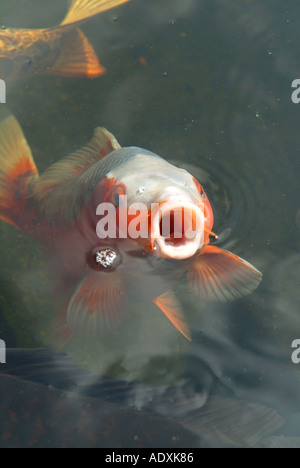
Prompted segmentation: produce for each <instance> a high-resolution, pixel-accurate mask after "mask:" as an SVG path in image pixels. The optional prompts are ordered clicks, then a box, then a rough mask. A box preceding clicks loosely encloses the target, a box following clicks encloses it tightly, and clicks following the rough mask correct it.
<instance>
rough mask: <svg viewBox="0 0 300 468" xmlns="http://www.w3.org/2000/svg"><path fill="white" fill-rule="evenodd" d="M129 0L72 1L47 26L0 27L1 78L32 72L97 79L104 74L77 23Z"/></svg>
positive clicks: (10, 77) (11, 77)
mask: <svg viewBox="0 0 300 468" xmlns="http://www.w3.org/2000/svg"><path fill="white" fill-rule="evenodd" d="M128 1H129V0H72V2H71V4H70V8H69V11H68V13H67V16H66V17H65V19H64V20H63V21H62V23H61V24H60V25H59V26H57V27H53V28H48V29H8V28H7V29H2V30H0V78H1V79H4V80H6V81H10V80H15V79H17V78H27V77H31V76H33V75H35V74H38V75H51V76H65V77H88V78H96V77H98V76H100V75H102V74H103V73H105V68H104V67H103V66H102V65H101V64H100V63H99V60H98V57H97V55H96V53H95V51H94V49H93V46H92V45H91V44H90V43H89V41H88V39H87V38H86V37H85V35H84V34H83V32H82V31H81V30H80V29H79V28H78V25H79V24H80V23H82V22H83V21H86V20H87V19H88V18H90V17H92V16H95V15H97V14H98V13H101V12H103V11H106V10H109V9H111V8H114V7H116V6H118V5H121V4H122V3H125V2H128Z"/></svg>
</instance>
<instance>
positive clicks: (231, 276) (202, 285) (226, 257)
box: [187, 246, 262, 302]
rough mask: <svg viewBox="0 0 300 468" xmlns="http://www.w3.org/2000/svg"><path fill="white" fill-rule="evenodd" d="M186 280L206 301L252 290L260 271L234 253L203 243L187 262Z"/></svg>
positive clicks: (227, 298) (239, 295)
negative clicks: (193, 258)
mask: <svg viewBox="0 0 300 468" xmlns="http://www.w3.org/2000/svg"><path fill="white" fill-rule="evenodd" d="M187 274H188V282H189V285H190V287H191V289H192V291H193V292H194V293H196V294H198V295H199V296H201V297H202V298H203V299H205V300H207V301H220V302H226V301H232V300H235V299H238V298H239V297H243V296H246V295H247V294H250V293H251V292H253V291H254V290H255V289H256V288H257V287H258V285H259V284H260V282H261V280H262V273H261V272H260V271H258V270H257V269H256V268H255V267H254V266H253V265H251V264H250V263H248V262H246V260H243V259H242V258H240V257H238V256H237V255H234V254H232V253H231V252H228V251H227V250H221V249H219V248H218V247H213V246H206V247H205V248H204V250H203V251H202V253H201V254H200V255H199V256H198V257H197V259H196V260H195V262H194V263H193V264H192V265H191V266H190V268H189V270H188V272H187Z"/></svg>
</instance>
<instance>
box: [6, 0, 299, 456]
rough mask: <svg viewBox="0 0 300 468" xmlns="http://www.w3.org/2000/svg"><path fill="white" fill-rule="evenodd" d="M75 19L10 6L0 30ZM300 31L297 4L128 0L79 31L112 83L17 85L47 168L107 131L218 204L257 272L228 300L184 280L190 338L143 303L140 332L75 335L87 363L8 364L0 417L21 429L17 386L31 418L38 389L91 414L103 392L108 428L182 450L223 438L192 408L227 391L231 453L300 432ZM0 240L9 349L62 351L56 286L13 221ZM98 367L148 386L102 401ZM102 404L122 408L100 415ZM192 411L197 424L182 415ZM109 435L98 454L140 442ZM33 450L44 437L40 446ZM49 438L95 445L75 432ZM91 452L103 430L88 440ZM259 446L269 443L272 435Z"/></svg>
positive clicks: (24, 121)
mask: <svg viewBox="0 0 300 468" xmlns="http://www.w3.org/2000/svg"><path fill="white" fill-rule="evenodd" d="M66 9H67V2H66V1H63V2H62V1H61V0H51V2H49V1H46V0H10V1H8V0H0V23H1V24H3V25H5V26H7V27H48V26H53V25H55V24H58V23H59V22H60V21H61V19H62V18H63V17H64V14H65V11H66ZM299 21H300V5H299V2H298V1H296V0H287V1H285V2H280V1H277V0H273V1H272V2H270V1H269V0H241V1H239V2H236V1H234V0H216V1H211V0H207V1H203V0H185V1H184V2H183V1H182V0H151V1H149V0H132V2H130V3H128V4H125V5H123V6H121V7H119V8H117V9H115V10H112V11H110V12H107V13H104V14H102V15H99V16H97V17H95V18H92V19H91V20H89V22H88V23H86V24H84V25H83V26H82V30H83V31H84V32H85V34H86V35H87V36H88V38H89V40H90V41H91V43H92V44H93V46H94V48H95V50H96V51H97V54H98V56H99V58H100V61H101V63H102V64H103V65H104V66H105V67H106V68H107V73H106V74H105V75H104V76H102V77H100V78H99V79H96V80H91V81H89V80H86V79H63V78H51V77H47V78H46V77H39V76H36V77H33V78H31V79H28V80H20V81H17V82H13V83H10V84H9V85H8V90H7V104H6V105H1V108H0V111H1V113H4V112H6V111H11V112H12V113H13V114H14V115H15V116H16V117H17V119H18V120H19V122H20V124H21V126H22V128H23V129H24V132H25V134H26V137H27V139H28V142H29V144H30V146H31V148H32V151H33V154H34V157H35V160H36V163H37V165H38V168H39V170H40V171H42V170H44V169H46V168H47V167H48V166H49V165H50V164H51V163H53V162H54V161H57V160H59V159H61V158H62V157H63V156H65V155H67V154H68V153H70V152H71V151H73V150H75V149H78V148H80V147H81V146H83V145H85V144H86V143H87V142H88V141H89V140H90V138H91V136H92V132H93V130H94V128H96V127H97V126H104V127H106V128H107V129H108V130H110V131H111V132H112V133H113V134H114V135H115V136H116V137H117V139H118V141H119V142H120V143H121V144H122V146H132V145H134V146H141V147H143V148H146V149H149V150H151V151H154V152H156V153H158V154H160V155H161V156H163V157H165V158H167V159H169V160H172V161H176V163H177V164H178V165H181V166H183V167H187V168H189V170H190V171H191V172H192V173H193V174H195V176H196V177H198V178H199V180H200V182H201V183H202V184H203V186H204V188H205V190H206V191H207V193H208V196H209V199H210V200H211V203H212V205H213V208H214V212H215V218H216V220H215V226H214V231H215V232H217V233H218V234H219V235H220V237H219V240H218V241H217V245H219V246H220V247H222V248H226V249H229V250H231V251H233V252H235V253H237V254H238V255H240V256H241V257H243V258H246V259H247V260H248V261H250V262H251V263H253V264H254V265H255V266H256V267H257V268H259V269H260V270H261V271H263V273H264V279H263V283H262V284H261V286H260V287H259V289H258V290H257V291H256V292H254V293H253V294H252V295H250V296H249V297H247V298H244V299H241V300H239V301H236V302H234V303H228V304H216V303H205V302H204V301H199V300H198V299H195V298H194V297H192V296H191V295H190V293H189V292H188V290H187V288H186V287H185V285H184V282H183V281H182V282H180V284H179V285H178V286H177V294H178V295H179V297H180V299H181V302H182V304H183V306H184V310H185V313H186V316H187V317H188V319H189V322H190V324H191V329H192V343H187V342H185V340H184V338H183V337H181V335H179V334H177V332H176V330H175V329H174V328H173V327H172V326H171V325H169V323H167V321H165V319H164V317H161V314H160V313H159V311H157V310H156V309H155V308H154V307H153V306H151V305H148V304H137V305H136V308H135V310H133V311H132V314H133V317H134V323H135V326H134V327H133V329H130V331H128V332H124V333H123V332H121V333H119V332H116V333H115V334H114V336H113V337H112V338H111V339H108V340H107V342H104V343H100V344H99V348H97V349H94V348H93V349H91V348H90V347H89V346H88V344H86V343H81V342H79V341H76V340H71V341H70V342H69V343H68V344H67V345H66V347H65V348H64V349H63V352H67V353H69V354H70V355H72V356H73V358H74V361H75V363H77V364H81V365H82V366H83V369H84V370H83V369H82V370H80V368H79V367H76V365H77V364H72V366H73V365H74V366H75V370H74V367H70V364H69V361H68V363H67V364H66V363H65V361H64V359H65V355H63V356H62V355H56V354H55V355H54V357H53V355H52V354H51V356H50V358H49V355H48V354H47V352H46V353H45V352H44V351H40V353H41V354H39V351H35V352H34V354H33V355H30V353H29V355H28V351H19V352H17V351H14V352H10V353H8V361H7V365H4V364H0V371H3V375H0V378H3V379H4V378H12V379H17V380H16V382H17V384H15V385H14V384H13V383H12V382H11V381H5V382H4V380H3V384H2V387H0V392H1V401H2V406H1V407H0V409H1V411H3V412H7V411H9V410H10V411H13V412H14V413H16V414H17V415H18V417H19V418H20V421H21V422H20V427H21V428H22V427H23V426H22V415H21V414H19V413H18V409H19V408H18V403H17V398H16V399H15V400H11V399H10V398H8V395H7V393H5V392H7V391H9V390H8V389H10V388H16V385H18V388H19V386H20V391H21V389H22V385H23V386H24V387H23V388H24V392H25V394H26V395H27V396H28V401H29V402H30V405H31V406H30V408H31V411H32V412H31V415H32V421H34V411H35V406H34V404H33V396H34V395H35V394H36V391H37V390H36V387H34V385H37V386H38V388H40V387H41V388H44V391H45V392H46V391H47V392H48V391H51V389H52V388H53V389H54V390H53V392H54V393H53V394H51V395H48V394H46V393H45V396H44V398H45V400H44V401H45V402H46V401H50V402H51V404H52V405H53V408H54V407H55V408H57V407H59V405H64V401H65V400H64V398H65V396H64V397H63V396H62V394H61V393H59V392H58V391H57V388H59V389H60V391H61V389H63V390H64V391H65V392H71V393H68V395H70V394H72V392H73V394H76V395H77V396H76V398H81V397H82V398H83V399H84V398H90V399H92V401H93V404H95V405H96V403H95V401H97V400H95V399H98V402H99V405H100V406H99V408H100V410H99V415H100V416H99V417H100V418H101V414H103V415H106V416H105V417H104V416H103V418H104V419H105V421H107V420H110V419H109V418H110V417H111V421H112V422H111V425H112V426H114V425H120V424H121V425H122V424H125V421H126V422H127V424H128V427H131V428H132V430H131V429H130V434H132V437H133V438H134V432H135V428H137V427H147V425H148V427H149V431H148V436H149V434H151V437H150V438H149V439H147V438H146V435H145V434H144V435H143V437H144V438H143V437H142V436H141V437H142V438H141V441H140V442H139V444H138V445H140V446H142V445H144V446H155V445H156V444H157V446H166V447H172V446H176V443H177V446H180V445H181V446H189V442H188V441H189V440H190V441H191V446H193V447H194V446H197V445H199V446H200V445H201V446H206V445H222V444H223V445H226V443H225V442H224V440H222V443H220V441H219V439H218V437H217V436H216V435H215V432H214V429H213V428H212V426H211V425H210V424H208V423H207V422H205V423H204V422H203V421H204V419H203V414H200V415H199V413H198V410H199V408H202V406H204V407H205V404H206V402H207V400H208V399H209V397H210V396H213V398H217V399H218V398H219V399H218V400H214V399H212V400H211V403H210V404H211V406H212V407H215V408H217V409H218V408H221V409H222V410H220V412H221V413H222V415H223V416H222V417H223V419H222V422H223V421H226V424H227V425H226V424H225V423H224V427H225V429H224V431H225V433H226V434H227V436H226V437H227V439H226V440H227V442H228V445H233V446H239V445H250V446H253V445H256V444H259V443H260V442H261V440H263V439H264V440H266V439H265V437H266V436H268V435H271V434H272V433H273V432H274V434H275V435H284V436H285V437H293V438H294V437H300V397H299V395H300V364H298V365H297V364H294V363H293V362H292V359H291V355H292V352H293V349H292V348H291V344H292V342H293V341H294V340H295V339H300V320H299V317H300V310H299V303H300V252H299V230H300V215H299V213H300V197H299V195H300V193H299V192H300V191H299V179H300V171H299V155H300V150H299V148H300V132H299V123H300V104H299V105H297V104H294V103H293V102H292V100H291V95H292V91H293V89H292V88H291V84H292V82H293V80H295V79H297V78H300V55H299V50H300V47H299V46H300V32H299ZM141 58H142V59H143V60H141ZM0 78H1V77H0ZM0 237H1V244H0V256H1V266H0V276H1V281H0V339H3V340H5V342H6V345H7V347H8V348H14V349H19V350H21V349H27V350H28V349H33V348H35V349H36V350H37V349H39V348H46V347H47V348H49V347H52V343H51V338H50V333H49V327H50V324H51V318H52V315H51V314H53V312H52V309H51V307H52V296H51V284H49V278H48V276H47V261H46V260H45V259H44V257H43V253H42V250H41V249H40V247H39V246H38V245H37V244H36V243H35V242H34V241H32V240H30V239H27V238H26V237H25V236H23V235H22V234H20V233H19V232H17V231H16V230H14V229H13V228H12V227H10V226H8V225H5V224H4V223H2V222H1V225H0ZM23 353H25V354H23ZM26 353H27V354H26ZM43 353H44V354H43ZM49 353H50V352H49ZM22 356H23V357H22ZM24 356H25V358H24ZM26 356H27V357H26ZM28 356H29V357H28ZM9 359H11V361H10V362H9ZM53 360H54V362H55V363H61V362H63V365H60V366H58V367H59V369H60V371H59V372H60V373H61V372H62V370H61V369H62V368H63V369H65V373H66V379H65V381H64V379H63V378H61V375H62V374H59V377H58V374H57V372H58V371H57V367H56V368H55V369H56V370H55V371H53V367H51V366H52V364H51V362H52V363H53ZM37 362H38V365H37ZM41 363H42V364H41ZM34 366H35V368H36V369H37V372H33V371H32V369H33V367H34ZM49 366H50V367H49ZM48 368H49V369H50V370H51V372H52V374H51V377H49V373H47V369H48ZM22 369H23V370H22ZM26 369H27V370H28V371H27V370H26ZM96 371H97V372H98V373H100V374H104V373H105V374H110V375H112V376H113V377H114V378H116V379H122V382H123V385H124V382H132V381H133V382H138V383H136V384H130V385H132V387H130V392H131V393H130V397H128V392H123V391H122V392H121V396H122V398H121V397H120V398H116V394H117V391H116V388H118V385H117V384H116V382H115V383H114V384H112V388H113V390H111V387H109V388H108V389H107V387H106V388H105V390H103V387H101V390H99V387H92V390H91V384H92V383H93V384H94V383H95V381H97V377H96V376H97V374H96V373H95V372H96ZM49 372H50V371H49ZM90 372H92V374H90ZM6 373H8V374H10V375H12V376H13V377H8V376H7V374H6ZM91 375H92V377H91ZM29 377H30V380H31V382H30V385H33V387H30V388H29V387H28V385H29V382H28V379H29ZM71 377H72V382H73V384H72V385H71V386H70V385H69V384H66V382H70V378H71ZM0 382H1V381H0ZM58 382H59V384H58ZM61 382H63V383H61ZM74 382H75V383H74ZM118 382H119V380H118ZM99 385H100V384H99ZM128 385H129V384H128ZM145 385H149V387H147V390H145ZM49 386H50V387H49ZM122 388H124V387H122ZM166 388H168V389H169V392H170V393H168V392H167V391H166ZM4 389H5V390H4ZM78 389H79V390H78ZM83 389H84V390H83ZM97 389H98V390H99V391H98V390H97ZM162 389H163V390H162ZM127 390H128V389H127ZM55 392H57V393H55ZM125 394H126V396H124V395H125ZM30 395H31V397H32V398H31V399H30ZM40 395H43V393H40ZM132 395H134V397H133V396H132ZM174 395H176V397H174ZM168 396H169V397H168ZM70 398H71V397H70ZM70 398H67V402H68V403H66V405H68V408H67V410H66V411H68V414H72V404H71V403H70V401H71V402H72V398H71V400H70ZM74 398H75V397H74ZM227 398H229V399H230V403H228V400H224V399H227ZM220 399H221V400H220ZM108 400H109V401H110V404H112V405H116V406H115V407H113V409H112V407H109V408H108V409H107V407H105V408H103V412H101V411H102V410H101V408H102V406H101V405H104V401H108ZM150 400H151V402H152V401H154V403H153V404H152V406H151V405H150V403H149V402H150ZM6 401H7V404H5V402H6ZM13 401H14V403H13ZM74 401H75V400H74ZM100 401H101V404H100ZM240 401H243V402H247V404H250V405H254V406H253V407H252V408H253V409H254V411H255V412H258V413H259V414H260V415H261V419H260V418H259V417H257V418H256V416H257V415H256V413H255V418H254V421H255V424H254V430H253V433H251V436H249V435H245V433H246V432H247V431H245V427H244V425H243V424H236V427H237V433H239V434H234V435H233V434H232V431H231V429H230V427H231V428H232V426H233V425H234V424H235V423H236V419H235V418H236V412H237V413H239V414H240V415H243V414H246V415H247V417H249V419H247V417H246V420H247V421H249V425H251V424H252V423H253V420H252V419H251V416H249V414H248V411H249V408H248V407H247V408H246V406H245V405H246V403H245V404H243V405H241V404H240V403H239V402H240ZM172 402H173V403H174V405H175V406H176V407H177V405H178V402H179V403H180V405H182V407H184V408H187V409H186V411H185V410H184V409H182V408H181V406H180V408H181V409H180V414H179V416H178V414H177V415H176V416H175V415H174V414H175V413H174V411H175V410H174V406H172ZM191 402H193V403H191ZM232 402H236V403H232ZM21 403H22V404H26V402H25V403H24V402H23V401H22V402H20V405H21ZM28 404H29V403H28ZM81 404H82V407H84V405H85V404H87V403H86V401H85V400H84V401H81ZM12 405H15V406H12ZM40 405H41V406H43V399H42V402H41V403H40ZM118 405H119V406H118ZM191 405H192V406H191ZM214 405H215V406H214ZM257 405H264V406H267V407H269V408H272V409H274V410H276V411H277V412H278V415H280V417H281V418H283V420H284V424H283V423H282V424H280V423H279V422H278V421H279V419H278V418H279V416H278V417H277V416H276V415H274V414H273V413H272V414H271V415H270V427H265V425H266V420H267V419H268V418H267V416H266V414H265V413H264V411H266V410H260V408H261V407H260V406H257ZM79 406H80V405H79ZM74 407H75V404H74ZM129 407H130V408H129ZM232 407H234V408H236V411H230V410H229V411H228V414H227V413H226V411H225V410H224V409H225V408H232ZM37 408H38V407H37ZM110 410H111V411H112V412H113V413H109V411H110ZM36 411H37V413H38V409H36ZM118 411H120V412H118ZM124 411H127V412H128V413H126V414H125V415H124V413H123V412H124ZM135 411H137V412H136V413H135ZM144 411H147V412H148V413H147V412H146V413H144ZM193 411H195V414H196V415H197V418H196V422H195V423H194V425H193V424H192V423H191V422H190V420H189V422H188V423H187V422H186V417H187V415H188V416H189V417H190V418H191V414H193ZM216 411H217V410H216ZM222 411H223V412H222ZM69 412H70V413H69ZM225 413H226V414H225ZM250 413H251V412H250ZM42 414H43V417H44V419H46V418H47V417H48V416H49V414H48V413H47V412H43V413H42ZM111 414H113V416H111ZM267 414H268V413H267ZM107 415H108V416H107ZM149 415H150V416H149ZM265 416H266V417H265ZM2 417H3V418H5V415H2ZM2 417H1V419H2ZM73 417H74V418H76V417H77V416H76V415H75V414H73ZM168 417H171V418H172V421H173V424H174V431H173V432H174V433H178V430H180V431H183V432H182V433H180V437H181V439H180V437H179V439H176V440H175V439H172V437H173V435H172V434H173V432H172V430H173V429H172V428H171V433H170V434H167V432H166V429H165V426H164V424H166V421H165V420H164V419H159V420H158V419H156V418H168ZM107 418H108V419H107ZM143 418H144V419H143ZM137 421H138V422H137ZM205 421H206V420H205ZM44 422H45V421H44ZM131 422H132V426H130V424H131ZM145 424H146V426H145ZM33 426H34V424H32V426H30V425H29V426H26V431H28V430H29V431H30V427H33ZM280 426H281V428H280V429H279V427H280ZM24 427H25V426H24ZM28 427H29V429H28ZM121 427H122V426H121ZM168 427H170V426H168ZM262 427H263V429H262ZM178 428H179V429H178ZM69 429H70V428H69ZM124 430H125V429H124ZM24 431H25V429H24ZM176 431H177V432H176ZM184 431H190V433H189V434H186V433H185V432H184ZM239 431H240V432H239ZM11 433H13V431H11V429H10V430H8V429H7V431H6V434H11ZM104 433H105V427H104V429H103V432H101V434H102V435H101V437H104V439H102V440H104V442H103V444H102V446H112V447H113V446H120V444H121V445H123V446H127V447H129V446H131V444H133V442H132V439H130V437H129V435H128V438H124V439H122V437H121V436H120V434H118V435H116V438H115V439H114V432H113V431H112V433H110V436H111V438H108V439H105V436H104V435H103V434H104ZM145 433H147V431H145ZM195 434H196V435H197V437H199V438H200V439H199V440H200V441H201V443H200V442H199V440H198V441H197V437H196V438H195ZM255 434H256V436H257V437H255ZM164 435H165V438H164ZM239 435H240V437H239ZM18 437H19V438H16V439H14V438H13V436H11V438H9V437H8V436H7V445H10V446H14V445H15V446H17V445H22V441H23V443H24V445H25V442H26V441H25V439H24V440H23V439H22V433H21V434H20V433H19V434H18ZM185 437H186V438H185ZM189 437H190V438H189ZM226 437H225V438H226ZM0 439H1V438H0ZM36 439H38V437H37V436H36V434H35V437H32V438H31V439H30V440H31V441H35V440H36ZM93 440H94V443H93ZM172 440H173V442H172ZM174 440H175V442H174ZM55 442H56V443H53V445H60V444H61V445H72V444H73V445H81V444H82V445H84V442H83V440H81V439H80V437H79V438H78V439H76V440H75V439H74V440H73V441H72V442H71V441H70V439H68V440H67V439H61V442H60V440H59V437H58V438H57V440H55ZM98 442H99V441H98ZM98 442H96V441H95V439H93V437H92V438H91V439H90V441H89V444H90V445H95V446H97V445H99V443H98ZM172 443H173V445H172ZM293 443H295V441H293ZM41 444H42V443H41ZM44 444H45V445H47V442H46V441H45V442H44ZM135 444H137V441H136V440H135ZM174 444H175V445H174ZM261 444H262V445H263V444H265V445H267V446H272V445H276V444H275V442H274V439H272V440H271V439H269V440H267V442H261ZM31 445H33V446H34V445H35V444H34V443H32V444H31ZM48 445H49V446H51V445H52V444H51V443H49V444H48ZM100 445H101V444H100ZM290 445H292V441H291V442H290ZM1 446H5V442H4V443H2V445H1Z"/></svg>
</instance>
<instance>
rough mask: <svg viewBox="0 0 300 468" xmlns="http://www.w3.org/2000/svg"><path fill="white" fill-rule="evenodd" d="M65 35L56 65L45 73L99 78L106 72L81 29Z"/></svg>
mask: <svg viewBox="0 0 300 468" xmlns="http://www.w3.org/2000/svg"><path fill="white" fill-rule="evenodd" d="M63 37H64V42H63V45H62V49H61V53H60V56H59V58H58V60H57V62H56V63H55V65H54V66H53V67H51V68H50V69H49V70H47V71H46V72H44V74H45V75H50V76H64V77H67V78H68V77H70V78H71V77H86V78H97V77H98V76H101V75H103V74H104V73H105V72H106V70H105V68H104V67H102V65H101V64H100V62H99V60H98V57H97V55H96V52H95V51H94V48H93V46H92V45H91V44H90V43H89V41H88V40H87V38H86V37H85V35H84V34H83V32H82V31H80V29H74V30H73V29H72V30H70V31H68V32H66V33H65V34H64V36H63Z"/></svg>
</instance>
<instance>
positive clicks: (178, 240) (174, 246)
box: [151, 197, 205, 260]
mask: <svg viewBox="0 0 300 468" xmlns="http://www.w3.org/2000/svg"><path fill="white" fill-rule="evenodd" d="M201 208H202V205H201V204H200V203H199V204H197V203H193V202H191V201H189V200H184V199H178V198H177V197H176V198H175V199H169V200H167V201H165V202H163V203H160V204H159V206H158V207H156V209H155V210H153V212H152V214H151V245H152V247H153V250H156V251H157V255H159V256H162V257H165V258H173V259H178V260H181V259H182V260H183V259H186V258H190V257H192V256H193V255H195V253H196V252H197V251H198V250H199V249H201V247H202V246H203V242H204V226H205V218H204V214H203V210H202V209H201Z"/></svg>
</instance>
